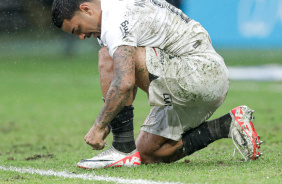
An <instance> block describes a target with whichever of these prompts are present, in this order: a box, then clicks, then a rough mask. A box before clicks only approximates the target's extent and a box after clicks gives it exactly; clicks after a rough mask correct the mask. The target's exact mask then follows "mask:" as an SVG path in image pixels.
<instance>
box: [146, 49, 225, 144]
mask: <svg viewBox="0 0 282 184" xmlns="http://www.w3.org/2000/svg"><path fill="white" fill-rule="evenodd" d="M146 65H147V68H148V71H149V77H150V80H151V83H150V86H149V104H150V105H151V106H154V107H153V108H152V110H151V112H150V113H149V115H148V117H147V118H146V120H145V122H144V124H143V126H142V128H141V130H142V131H145V132H149V133H152V134H156V135H159V136H162V137H165V138H168V139H172V140H175V141H178V140H179V139H180V138H181V135H182V134H183V133H184V132H185V131H187V130H189V129H191V128H195V127H197V126H199V125H200V124H202V123H203V122H204V121H206V120H207V119H208V118H209V117H210V116H211V115H212V114H213V113H214V112H215V110H216V109H217V108H218V107H219V106H220V105H221V104H222V103H223V101H224V99H225V97H226V94H227V91H228V88H229V77H228V71H227V68H226V66H225V64H224V60H223V59H222V57H221V56H220V55H218V54H217V53H216V52H215V51H214V49H213V48H212V46H211V45H210V46H209V48H208V49H207V50H206V51H205V52H203V53H198V54H193V55H187V56H181V57H178V56H173V55H170V54H168V53H166V52H165V51H164V50H160V49H157V48H146Z"/></svg>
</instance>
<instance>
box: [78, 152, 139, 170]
mask: <svg viewBox="0 0 282 184" xmlns="http://www.w3.org/2000/svg"><path fill="white" fill-rule="evenodd" d="M140 164H141V159H140V155H139V152H138V151H137V150H134V151H132V152H131V153H123V152H120V151H118V150H116V149H115V148H114V147H111V148H110V149H108V150H106V151H104V152H102V153H100V154H99V155H97V156H94V157H93V158H90V159H87V160H82V161H80V162H78V163H77V167H80V168H83V169H99V168H108V167H122V166H126V167H131V166H137V165H140Z"/></svg>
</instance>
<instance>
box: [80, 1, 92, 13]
mask: <svg viewBox="0 0 282 184" xmlns="http://www.w3.org/2000/svg"><path fill="white" fill-rule="evenodd" d="M79 9H80V11H81V12H82V13H86V14H89V15H92V12H91V11H92V9H91V7H90V6H89V5H88V4H86V3H82V4H81V5H79Z"/></svg>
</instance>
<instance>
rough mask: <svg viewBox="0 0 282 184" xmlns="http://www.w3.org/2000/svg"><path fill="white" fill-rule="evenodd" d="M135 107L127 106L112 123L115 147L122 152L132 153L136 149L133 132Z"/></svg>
mask: <svg viewBox="0 0 282 184" xmlns="http://www.w3.org/2000/svg"><path fill="white" fill-rule="evenodd" d="M133 109H134V108H133V106H132V105H130V106H125V107H124V108H123V109H122V110H121V111H120V112H119V113H118V114H117V115H116V117H115V118H114V119H113V120H112V121H111V123H110V125H111V127H112V132H113V147H114V148H115V149H117V150H118V151H120V152H124V153H130V152H132V151H133V150H135V149H136V145H135V141H134V132H133Z"/></svg>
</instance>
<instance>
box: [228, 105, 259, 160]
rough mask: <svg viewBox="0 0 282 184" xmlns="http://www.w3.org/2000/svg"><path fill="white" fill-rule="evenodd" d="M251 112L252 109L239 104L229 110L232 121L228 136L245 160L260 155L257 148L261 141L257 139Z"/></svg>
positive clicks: (256, 157)
mask: <svg viewBox="0 0 282 184" xmlns="http://www.w3.org/2000/svg"><path fill="white" fill-rule="evenodd" d="M253 112H254V110H252V109H249V107H247V106H239V107H236V108H234V109H232V110H231V111H230V115H231V117H232V122H231V126H230V132H229V135H228V136H229V137H231V138H232V140H233V143H234V145H235V147H236V148H237V149H238V151H239V152H240V153H241V155H242V156H243V157H244V158H245V160H246V161H247V160H255V159H258V158H259V157H260V156H261V155H262V153H261V152H260V150H259V148H260V145H261V143H262V141H260V140H259V136H258V135H257V132H256V130H255V128H254V125H253V122H252V120H253V116H252V114H253ZM237 145H239V147H238V146H237ZM236 148H235V149H236ZM242 152H244V153H245V154H243V153H242ZM234 153H235V150H234ZM233 156H234V154H233Z"/></svg>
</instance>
